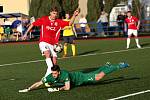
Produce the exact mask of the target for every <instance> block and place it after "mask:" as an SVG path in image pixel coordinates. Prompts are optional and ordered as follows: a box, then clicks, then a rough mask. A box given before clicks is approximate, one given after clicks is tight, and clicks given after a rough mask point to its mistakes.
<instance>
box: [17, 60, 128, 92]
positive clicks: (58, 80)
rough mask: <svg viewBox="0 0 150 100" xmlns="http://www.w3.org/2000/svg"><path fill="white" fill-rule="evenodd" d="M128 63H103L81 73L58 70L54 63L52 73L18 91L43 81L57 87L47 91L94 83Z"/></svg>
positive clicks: (41, 83)
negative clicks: (94, 68)
mask: <svg viewBox="0 0 150 100" xmlns="http://www.w3.org/2000/svg"><path fill="white" fill-rule="evenodd" d="M128 66H129V65H128V64H127V63H124V62H123V63H119V64H105V65H104V66H100V67H99V68H98V69H97V70H95V71H92V72H89V73H83V72H80V71H76V72H68V71H66V70H60V68H59V66H58V65H54V66H53V67H52V68H51V70H52V73H51V74H49V75H48V76H46V77H43V78H42V79H41V80H40V81H38V82H36V83H34V84H33V85H31V86H30V87H28V88H27V89H23V90H19V92H28V91H31V90H34V89H37V88H38V87H40V86H41V85H43V84H44V83H49V85H50V86H53V87H57V88H48V91H49V92H54V91H60V90H70V89H71V87H72V86H80V85H83V84H90V83H96V82H98V81H99V80H101V79H102V78H103V77H104V76H105V75H108V74H109V73H112V72H114V71H116V70H119V69H122V68H126V67H128Z"/></svg>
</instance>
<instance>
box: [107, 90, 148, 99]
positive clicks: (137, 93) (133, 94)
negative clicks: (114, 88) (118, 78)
mask: <svg viewBox="0 0 150 100" xmlns="http://www.w3.org/2000/svg"><path fill="white" fill-rule="evenodd" d="M148 92H150V90H146V91H141V92H136V93H132V94H128V95H124V96H120V97H116V98H112V99H108V100H119V99H123V98H127V97H131V96H135V95H139V94H144V93H148Z"/></svg>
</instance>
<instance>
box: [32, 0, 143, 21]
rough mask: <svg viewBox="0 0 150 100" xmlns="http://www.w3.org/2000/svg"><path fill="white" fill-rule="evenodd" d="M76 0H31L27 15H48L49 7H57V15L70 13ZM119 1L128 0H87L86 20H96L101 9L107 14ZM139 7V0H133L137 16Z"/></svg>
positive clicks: (74, 7) (76, 5)
mask: <svg viewBox="0 0 150 100" xmlns="http://www.w3.org/2000/svg"><path fill="white" fill-rule="evenodd" d="M78 1H79V0H32V1H31V3H30V10H29V15H30V16H34V17H35V18H39V17H41V16H43V15H48V14H49V10H50V8H51V7H58V9H59V11H60V16H59V17H62V16H64V14H65V13H70V14H72V13H73V11H74V10H75V9H76V8H77V7H78ZM121 1H123V2H125V3H126V4H127V1H128V0H105V2H103V0H88V5H87V7H88V15H87V19H88V21H96V20H97V19H98V17H99V16H100V12H101V11H102V10H104V11H106V12H107V13H108V14H109V13H110V12H111V9H112V8H113V7H114V6H116V5H117V4H119V3H120V2H121ZM139 8H140V2H139V0H133V14H134V15H135V16H138V17H139V13H140V9H139Z"/></svg>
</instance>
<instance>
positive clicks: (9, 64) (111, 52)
mask: <svg viewBox="0 0 150 100" xmlns="http://www.w3.org/2000/svg"><path fill="white" fill-rule="evenodd" d="M149 48H150V47H145V48H140V49H138V48H136V49H126V50H118V51H110V52H102V53H92V54H86V55H79V56H75V57H87V56H95V55H104V54H113V53H120V52H127V51H135V50H143V49H149ZM66 58H74V57H66ZM66 58H58V59H66ZM42 61H45V60H33V61H26V62H18V63H8V64H1V65H0V67H2V66H11V65H20V64H28V63H35V62H42Z"/></svg>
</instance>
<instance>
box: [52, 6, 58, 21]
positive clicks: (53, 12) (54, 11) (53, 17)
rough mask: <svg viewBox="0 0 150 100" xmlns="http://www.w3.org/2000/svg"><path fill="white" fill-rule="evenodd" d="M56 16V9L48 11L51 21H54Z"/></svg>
mask: <svg viewBox="0 0 150 100" xmlns="http://www.w3.org/2000/svg"><path fill="white" fill-rule="evenodd" d="M57 16H58V9H57V8H56V7H53V8H51V9H50V18H51V19H52V20H55V19H56V18H57Z"/></svg>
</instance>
